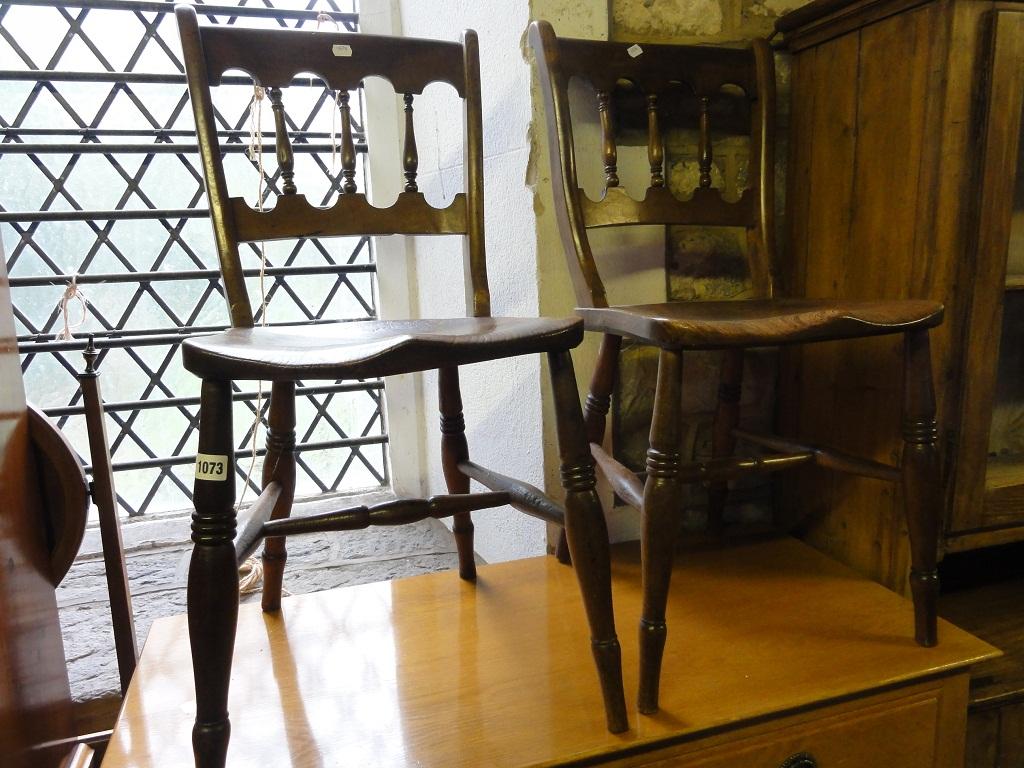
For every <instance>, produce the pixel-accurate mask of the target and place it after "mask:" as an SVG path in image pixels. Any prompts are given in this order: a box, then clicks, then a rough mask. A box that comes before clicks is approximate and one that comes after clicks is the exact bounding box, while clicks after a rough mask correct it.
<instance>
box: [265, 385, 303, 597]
mask: <svg viewBox="0 0 1024 768" xmlns="http://www.w3.org/2000/svg"><path fill="white" fill-rule="evenodd" d="M274 480H276V481H277V482H278V483H280V484H281V495H280V496H279V497H278V499H277V503H276V504H275V505H274V511H273V512H271V513H270V519H271V520H279V519H280V518H283V517H288V516H289V515H290V514H291V513H292V501H293V500H294V497H295V382H293V381H275V382H274V385H273V388H272V390H271V393H270V419H269V425H268V429H267V456H266V459H265V460H264V462H263V487H264V488H266V487H267V484H268V483H270V482H271V481H274ZM287 560H288V550H287V548H286V545H285V537H284V536H269V537H267V540H266V541H265V542H264V543H263V601H262V602H263V610H264V611H276V610H278V609H280V608H281V588H282V586H283V581H284V566H285V563H286V562H287Z"/></svg>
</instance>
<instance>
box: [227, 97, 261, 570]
mask: <svg viewBox="0 0 1024 768" xmlns="http://www.w3.org/2000/svg"><path fill="white" fill-rule="evenodd" d="M266 95H267V94H266V90H265V89H264V88H262V87H261V86H259V85H254V86H253V92H252V101H250V102H249V148H248V150H247V154H248V156H249V160H251V161H252V162H254V163H256V173H257V175H258V176H259V180H258V181H257V183H256V210H258V211H260V212H262V211H263V193H264V183H265V181H266V172H265V171H264V168H263V101H264V99H265V98H266ZM266 273H267V250H266V243H264V242H263V241H262V240H261V241H260V276H259V286H260V326H265V325H266V324H267V289H266V281H265V278H266ZM262 413H263V381H262V379H261V380H260V381H259V382H257V384H256V413H255V414H254V416H253V421H252V430H251V432H252V458H251V459H250V460H249V468H248V469H247V470H246V472H245V483H244V484H243V485H242V492H241V493H240V494H239V496H238V505H237V506H236V507H235V509H236V510H237V511H241V509H242V504H243V503H244V502H245V495H246V493H248V491H249V484H250V483H251V482H252V473H253V470H254V469H255V468H256V445H257V437H258V435H259V427H260V423H261V422H262V420H263V419H262ZM260 578H262V571H261V575H260Z"/></svg>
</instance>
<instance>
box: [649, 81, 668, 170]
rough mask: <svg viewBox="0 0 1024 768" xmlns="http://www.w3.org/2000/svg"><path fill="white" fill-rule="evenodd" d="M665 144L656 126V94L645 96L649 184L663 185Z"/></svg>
mask: <svg viewBox="0 0 1024 768" xmlns="http://www.w3.org/2000/svg"><path fill="white" fill-rule="evenodd" d="M664 161H665V146H664V144H663V142H662V138H661V129H660V128H659V127H658V96H657V95H656V94H653V93H651V94H648V96H647V162H648V163H650V166H651V186H652V187H664V186H665V172H664Z"/></svg>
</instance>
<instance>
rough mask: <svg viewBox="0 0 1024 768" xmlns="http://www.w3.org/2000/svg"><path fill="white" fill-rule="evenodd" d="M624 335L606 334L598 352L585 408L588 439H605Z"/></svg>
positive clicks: (584, 419)
mask: <svg viewBox="0 0 1024 768" xmlns="http://www.w3.org/2000/svg"><path fill="white" fill-rule="evenodd" d="M621 347H622V337H621V336H612V335H611V334H605V336H604V338H603V339H601V349H600V351H599V352H598V353H597V365H596V366H595V367H594V375H593V376H592V377H591V378H590V394H588V395H587V404H586V406H585V407H584V409H583V421H584V422H585V423H586V425H587V440H588V441H589V442H591V443H597V444H599V445H600V444H601V443H602V442H603V441H604V430H605V417H606V416H607V415H608V410H609V409H610V408H611V404H612V391H613V390H614V389H615V379H616V378H617V377H618V374H619V349H621Z"/></svg>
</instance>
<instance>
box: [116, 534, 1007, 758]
mask: <svg viewBox="0 0 1024 768" xmlns="http://www.w3.org/2000/svg"><path fill="white" fill-rule="evenodd" d="M678 560H679V561H680V562H679V564H678V565H677V567H676V571H675V574H674V585H673V589H672V594H671V598H670V605H669V615H668V620H669V627H670V637H669V643H668V648H667V650H666V659H665V672H664V678H663V680H664V682H663V684H662V689H663V691H662V701H663V710H662V712H661V714H659V715H657V716H655V717H638V716H637V714H636V711H635V709H631V711H630V725H631V726H632V728H631V730H630V731H628V732H627V733H624V734H620V735H611V734H609V733H608V732H607V731H606V730H605V727H604V714H603V711H602V709H601V704H600V695H599V693H598V690H597V681H596V679H595V677H594V675H593V674H592V669H591V662H590V658H589V652H588V650H587V649H588V646H589V643H588V637H587V629H586V627H587V624H586V621H585V620H584V617H583V609H582V604H581V603H580V600H579V596H578V590H577V589H576V585H575V582H574V580H573V574H572V572H571V571H570V570H569V569H568V568H566V567H565V566H561V565H559V564H558V563H557V562H556V561H555V560H554V558H550V557H542V558H534V559H530V560H522V561H517V562H511V563H504V564H498V565H490V566H485V567H483V568H481V571H480V577H479V581H478V583H477V585H476V587H474V586H472V585H469V584H466V583H464V582H461V581H460V580H459V579H458V578H457V576H456V574H454V573H439V574H432V575H428V576H420V577H415V578H411V579H405V580H400V581H396V582H390V583H380V584H372V585H367V586H360V587H353V588H348V589H341V590H335V591H331V592H323V593H319V594H312V595H303V596H298V597H292V598H288V599H286V600H285V601H284V603H283V606H282V611H281V613H280V615H274V616H265V615H264V614H262V613H261V612H260V609H259V606H258V605H248V606H243V608H242V610H241V614H240V616H239V630H238V642H237V644H236V649H235V663H234V668H233V673H232V681H231V704H230V708H231V715H232V740H231V746H230V750H229V753H228V763H229V765H231V766H240V767H241V766H245V767H246V768H250V767H251V766H274V768H284V767H285V766H332V767H333V766H353V767H358V768H376V767H377V766H388V767H389V768H390V767H395V768H398V767H401V768H412V766H417V767H418V768H456V767H458V766H466V767H467V768H468V767H470V766H472V768H483V767H486V768H491V767H492V766H507V767H508V768H526V766H532V767H535V768H536V767H539V766H568V765H609V766H613V765H614V766H650V767H651V768H654V766H657V767H658V768H669V767H670V766H701V768H726V767H727V766H728V767H730V768H781V767H782V766H786V768H814V767H818V768H839V766H842V768H879V767H880V766H884V765H893V766H896V765H898V766H900V768H926V767H927V768H940V767H941V768H954V766H956V767H957V768H959V766H961V765H962V761H963V751H964V719H965V715H966V696H967V676H968V665H970V664H972V663H974V662H976V661H979V660H981V659H984V658H989V657H992V656H993V655H995V653H996V652H995V650H994V649H993V648H992V647H991V646H989V645H987V644H985V643H983V642H981V641H979V640H977V639H976V638H974V637H972V636H971V635H968V634H967V633H965V632H963V631H961V630H959V629H956V628H955V627H953V626H951V625H949V624H947V623H944V622H943V623H942V625H941V626H940V637H941V642H940V645H939V646H938V647H936V648H927V649H926V648H920V647H918V646H917V645H915V644H914V641H913V639H912V636H911V635H912V631H911V629H912V611H911V606H910V603H909V602H907V601H906V600H904V599H903V598H901V597H899V596H897V595H895V594H894V593H892V592H890V591H888V590H886V589H884V588H882V587H880V586H878V585H877V584H874V583H872V582H870V581H868V580H866V579H863V578H861V577H859V576H856V575H854V573H853V572H852V571H850V570H848V569H847V568H846V567H844V566H842V565H839V564H838V563H836V562H835V561H833V560H831V559H828V558H826V557H825V556H823V555H821V554H819V553H818V552H816V551H814V550H813V549H811V548H810V547H808V546H807V545H805V544H802V543H800V542H798V541H796V540H793V539H786V538H781V539H766V540H760V541H752V542H745V543H738V544H735V545H732V546H730V547H728V548H726V549H724V550H704V551H696V552H689V553H686V554H685V555H681V556H680V557H679V558H678ZM638 581H639V568H638V563H637V554H636V550H635V548H634V547H632V546H629V545H627V546H624V547H622V548H620V549H618V551H617V552H616V564H615V600H616V614H617V615H616V618H617V620H618V622H619V624H618V626H619V628H620V629H619V631H620V636H621V639H622V641H623V661H624V665H625V670H626V689H627V691H630V692H631V693H635V691H636V669H635V667H636V661H637V656H636V638H635V630H634V627H635V626H636V619H637V617H638V616H639V613H640V610H639V604H638V601H639V584H638ZM193 707H194V703H193V693H192V674H191V668H190V660H189V653H188V640H187V634H186V626H185V618H184V617H175V618H170V619H162V620H159V621H157V622H156V623H155V624H154V626H153V629H152V631H151V633H150V636H149V639H148V640H147V642H146V645H145V650H144V651H143V654H142V659H141V661H140V664H139V667H138V672H137V673H136V676H135V678H134V679H133V681H132V684H131V688H130V690H129V691H128V696H127V699H126V701H125V706H124V708H123V710H122V712H121V715H120V718H119V720H118V723H117V727H116V730H115V732H114V736H113V739H112V741H111V744H110V747H109V750H108V752H107V756H106V759H105V761H104V763H103V765H104V768H127V766H133V767H134V768H147V767H149V766H175V767H177V766H187V765H190V764H191V762H190V760H191V752H190V740H189V734H190V729H191V726H192V717H193V711H194V710H193ZM787 761H788V762H787Z"/></svg>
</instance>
